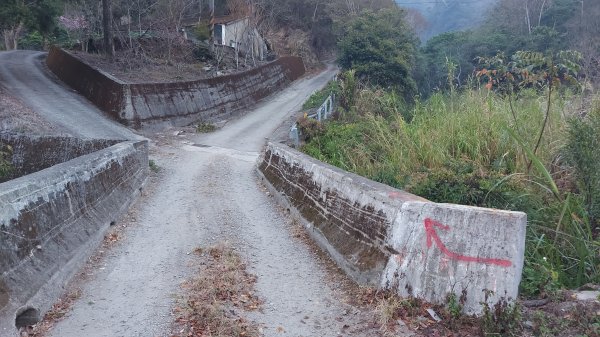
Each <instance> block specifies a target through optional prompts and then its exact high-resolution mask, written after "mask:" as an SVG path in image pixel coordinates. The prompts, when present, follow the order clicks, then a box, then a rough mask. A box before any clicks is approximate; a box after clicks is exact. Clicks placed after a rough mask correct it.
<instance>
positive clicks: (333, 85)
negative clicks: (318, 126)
mask: <svg viewBox="0 0 600 337" xmlns="http://www.w3.org/2000/svg"><path fill="white" fill-rule="evenodd" d="M339 92H340V86H339V84H338V82H337V81H330V82H329V83H327V86H325V88H323V89H321V90H319V91H315V92H314V93H313V94H312V95H310V97H309V98H308V100H307V101H306V102H304V104H303V105H302V109H304V110H309V109H316V108H318V107H320V106H321V104H323V102H325V99H327V97H328V96H329V95H331V94H334V95H338V94H339Z"/></svg>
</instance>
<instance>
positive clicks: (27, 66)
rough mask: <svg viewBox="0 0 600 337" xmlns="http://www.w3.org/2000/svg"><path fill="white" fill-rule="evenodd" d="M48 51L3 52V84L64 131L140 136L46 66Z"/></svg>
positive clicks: (93, 135)
mask: <svg viewBox="0 0 600 337" xmlns="http://www.w3.org/2000/svg"><path fill="white" fill-rule="evenodd" d="M45 55H46V53H42V52H36V51H29V50H16V51H8V52H0V85H2V86H3V87H4V88H5V89H6V90H7V91H8V93H10V94H12V95H14V96H16V97H18V98H19V99H20V100H21V101H23V102H24V103H25V104H27V105H28V106H29V107H30V108H31V109H32V110H34V111H35V112H37V113H38V114H40V115H41V116H42V117H43V118H44V119H45V120H46V121H47V122H49V123H50V124H52V125H54V126H55V127H56V128H57V130H58V131H60V132H61V133H63V134H69V135H72V136H76V137H81V138H103V139H137V138H139V136H137V135H135V134H134V133H133V132H131V131H130V130H128V129H127V128H125V127H124V126H121V125H119V124H117V123H115V122H113V121H112V120H110V119H109V117H108V116H106V115H105V114H104V113H102V112H101V111H100V110H99V109H98V108H96V107H95V106H94V105H92V104H91V103H90V102H89V101H87V100H86V99H85V98H84V97H82V96H80V95H78V94H77V93H76V92H74V91H73V90H71V89H69V88H68V87H66V86H65V85H64V84H62V83H61V82H60V81H59V80H57V79H55V78H54V77H53V76H51V75H50V74H49V71H47V69H46V68H45V62H44V58H45Z"/></svg>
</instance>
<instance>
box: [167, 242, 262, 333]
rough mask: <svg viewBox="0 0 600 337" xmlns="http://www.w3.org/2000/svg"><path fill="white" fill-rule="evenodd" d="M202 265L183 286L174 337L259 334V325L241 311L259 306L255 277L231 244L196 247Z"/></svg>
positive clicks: (251, 309) (176, 314)
mask: <svg viewBox="0 0 600 337" xmlns="http://www.w3.org/2000/svg"><path fill="white" fill-rule="evenodd" d="M194 255H196V256H198V258H199V259H200V260H201V261H200V269H199V271H198V274H197V276H196V277H195V278H193V279H191V280H189V281H187V282H185V283H184V284H183V285H182V287H183V289H184V291H185V295H184V296H183V297H182V298H180V299H179V301H178V305H177V307H176V308H175V310H174V311H175V312H174V314H175V317H176V319H175V329H174V330H175V331H177V332H176V333H174V334H173V335H172V336H173V337H202V336H214V337H218V336H222V337H225V336H249V337H253V336H260V331H259V328H258V327H257V326H256V325H255V324H253V323H252V322H250V321H248V320H246V319H245V318H244V317H241V312H242V311H254V310H260V307H261V305H262V301H261V300H260V299H259V298H258V297H257V296H255V295H254V284H255V283H256V277H255V276H254V275H252V274H250V273H248V272H247V271H246V264H245V263H244V262H243V260H242V259H241V257H240V256H239V255H238V254H237V253H236V252H235V250H234V249H232V247H230V246H229V245H227V244H219V245H216V246H212V247H209V248H207V249H202V248H197V249H195V250H194Z"/></svg>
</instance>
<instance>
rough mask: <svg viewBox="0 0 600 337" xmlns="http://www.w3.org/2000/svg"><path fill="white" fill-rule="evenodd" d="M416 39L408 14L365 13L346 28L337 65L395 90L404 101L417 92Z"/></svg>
mask: <svg viewBox="0 0 600 337" xmlns="http://www.w3.org/2000/svg"><path fill="white" fill-rule="evenodd" d="M417 42H418V40H417V38H416V36H415V34H414V32H413V31H412V30H411V28H410V27H409V26H408V24H407V23H406V21H405V11H404V10H401V9H398V8H396V9H383V10H380V11H377V12H371V11H366V12H364V13H363V14H360V15H358V16H356V17H354V18H353V19H351V20H350V21H349V22H348V24H347V25H346V26H345V27H344V35H343V37H342V38H341V39H340V41H339V43H338V47H339V58H338V63H339V65H340V66H341V67H342V68H343V69H344V70H348V69H354V70H355V71H356V76H357V77H358V78H359V79H362V80H367V81H370V82H371V83H372V84H375V85H381V86H385V87H392V88H394V89H395V90H398V91H399V92H400V93H401V94H403V96H404V97H405V98H408V99H410V98H411V97H412V95H413V94H414V93H415V92H416V84H415V81H414V80H413V76H412V72H413V66H414V63H415V55H416V46H417Z"/></svg>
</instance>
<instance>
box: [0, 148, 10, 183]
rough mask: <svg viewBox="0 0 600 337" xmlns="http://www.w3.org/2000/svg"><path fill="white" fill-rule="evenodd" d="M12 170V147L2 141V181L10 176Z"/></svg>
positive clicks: (0, 164)
mask: <svg viewBox="0 0 600 337" xmlns="http://www.w3.org/2000/svg"><path fill="white" fill-rule="evenodd" d="M12 172H13V166H12V147H11V146H10V145H4V144H2V143H0V181H2V180H4V179H6V178H8V177H9V176H10V174H11V173H12Z"/></svg>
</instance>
